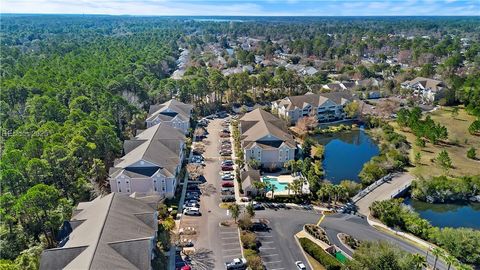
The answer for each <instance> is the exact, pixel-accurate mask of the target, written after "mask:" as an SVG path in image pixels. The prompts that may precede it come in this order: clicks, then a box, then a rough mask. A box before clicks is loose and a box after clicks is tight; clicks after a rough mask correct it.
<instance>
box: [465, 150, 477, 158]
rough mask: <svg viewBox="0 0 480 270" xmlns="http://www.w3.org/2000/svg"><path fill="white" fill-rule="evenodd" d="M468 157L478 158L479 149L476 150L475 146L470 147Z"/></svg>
mask: <svg viewBox="0 0 480 270" xmlns="http://www.w3.org/2000/svg"><path fill="white" fill-rule="evenodd" d="M467 157H468V158H469V159H476V158H477V151H476V150H475V148H473V147H471V148H470V149H468V151H467Z"/></svg>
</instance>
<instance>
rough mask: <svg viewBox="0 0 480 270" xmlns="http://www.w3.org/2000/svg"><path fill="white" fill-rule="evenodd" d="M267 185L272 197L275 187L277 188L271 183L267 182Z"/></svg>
mask: <svg viewBox="0 0 480 270" xmlns="http://www.w3.org/2000/svg"><path fill="white" fill-rule="evenodd" d="M267 185H268V189H269V190H270V191H272V199H273V197H274V196H273V195H274V193H275V189H277V187H276V186H275V185H274V184H273V183H268V184H267Z"/></svg>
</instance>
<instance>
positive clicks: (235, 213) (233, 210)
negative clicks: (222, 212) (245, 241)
mask: <svg viewBox="0 0 480 270" xmlns="http://www.w3.org/2000/svg"><path fill="white" fill-rule="evenodd" d="M228 210H230V214H231V215H232V218H233V219H234V220H235V223H237V218H238V217H239V216H240V206H239V205H238V204H236V203H234V204H232V205H230V206H229V207H228Z"/></svg>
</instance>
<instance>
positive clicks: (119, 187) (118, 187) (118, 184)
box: [117, 181, 122, 193]
mask: <svg viewBox="0 0 480 270" xmlns="http://www.w3.org/2000/svg"><path fill="white" fill-rule="evenodd" d="M121 183H122V182H120V181H117V191H118V192H119V193H121V192H122V188H121Z"/></svg>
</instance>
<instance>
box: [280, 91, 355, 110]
mask: <svg viewBox="0 0 480 270" xmlns="http://www.w3.org/2000/svg"><path fill="white" fill-rule="evenodd" d="M328 100H330V101H332V102H334V103H336V104H337V105H340V104H341V105H343V104H345V103H348V102H350V101H352V100H353V97H352V95H351V94H350V93H348V92H345V91H341V92H330V93H322V94H308V95H300V96H290V97H286V98H284V99H281V100H278V101H276V102H277V104H278V105H279V106H283V107H285V108H286V109H287V110H295V109H296V108H301V109H303V108H304V107H305V105H306V104H310V105H311V106H314V107H318V106H320V105H322V104H324V103H325V102H327V101H328Z"/></svg>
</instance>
